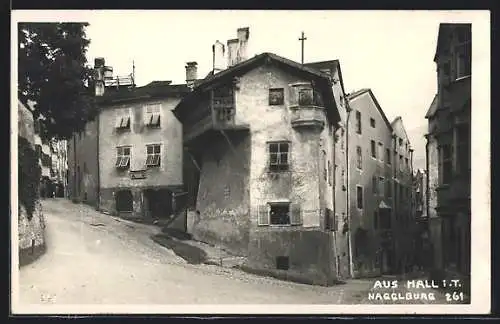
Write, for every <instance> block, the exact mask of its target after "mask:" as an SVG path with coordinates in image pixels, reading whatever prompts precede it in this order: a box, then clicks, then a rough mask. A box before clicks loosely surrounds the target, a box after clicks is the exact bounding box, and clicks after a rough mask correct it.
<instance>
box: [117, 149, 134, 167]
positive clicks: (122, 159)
mask: <svg viewBox="0 0 500 324" xmlns="http://www.w3.org/2000/svg"><path fill="white" fill-rule="evenodd" d="M125 149H128V154H125V153H124V150H125ZM131 157H132V146H130V145H122V146H117V147H116V162H115V168H118V169H129V168H130V160H131Z"/></svg>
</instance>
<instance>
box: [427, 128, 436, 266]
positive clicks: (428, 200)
mask: <svg viewBox="0 0 500 324" xmlns="http://www.w3.org/2000/svg"><path fill="white" fill-rule="evenodd" d="M425 138H426V140H427V141H426V142H425V169H426V170H425V172H426V176H425V212H426V213H427V215H426V218H427V231H428V232H429V234H430V228H429V226H430V213H429V212H430V207H429V202H430V196H429V195H430V190H429V135H425ZM429 237H430V235H429ZM433 261H434V260H433Z"/></svg>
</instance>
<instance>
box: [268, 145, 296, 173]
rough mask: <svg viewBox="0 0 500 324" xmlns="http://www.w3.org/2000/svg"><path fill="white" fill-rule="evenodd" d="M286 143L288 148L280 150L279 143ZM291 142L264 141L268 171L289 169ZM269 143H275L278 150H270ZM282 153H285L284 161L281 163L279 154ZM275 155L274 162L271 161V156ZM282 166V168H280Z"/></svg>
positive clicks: (285, 170)
mask: <svg viewBox="0 0 500 324" xmlns="http://www.w3.org/2000/svg"><path fill="white" fill-rule="evenodd" d="M283 144H286V145H287V147H288V150H286V151H281V145H283ZM291 144H292V143H291V142H290V141H285V140H283V141H268V142H267V143H266V145H267V156H268V159H269V162H268V169H269V172H287V171H290V162H291V161H290V158H291ZM271 145H277V146H278V151H276V152H271ZM283 154H286V159H287V161H286V163H281V156H282V155H283ZM273 155H276V162H275V163H273V162H272V156H273ZM281 168H283V169H281Z"/></svg>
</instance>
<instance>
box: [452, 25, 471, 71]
mask: <svg viewBox="0 0 500 324" xmlns="http://www.w3.org/2000/svg"><path fill="white" fill-rule="evenodd" d="M471 44H472V43H471V33H470V29H469V28H467V29H464V30H460V31H459V33H458V45H457V46H456V47H455V74H456V76H455V77H456V79H458V78H461V77H464V76H468V75H470V74H471Z"/></svg>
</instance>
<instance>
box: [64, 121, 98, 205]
mask: <svg viewBox="0 0 500 324" xmlns="http://www.w3.org/2000/svg"><path fill="white" fill-rule="evenodd" d="M97 130H98V128H97V120H92V121H89V122H87V124H86V125H85V129H84V130H82V131H81V132H78V133H75V134H74V135H73V137H72V138H71V139H69V140H68V141H67V163H68V176H67V179H68V186H67V197H68V198H69V199H72V200H73V201H74V202H84V203H86V204H89V205H91V206H93V207H95V208H98V195H99V182H98V179H99V165H98V159H97V138H98V133H97Z"/></svg>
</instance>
